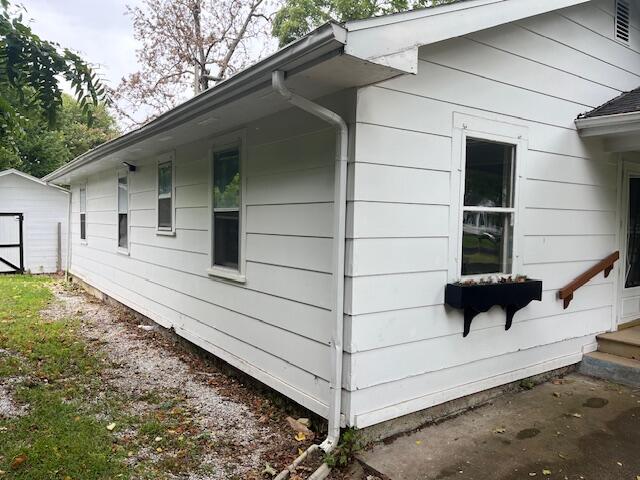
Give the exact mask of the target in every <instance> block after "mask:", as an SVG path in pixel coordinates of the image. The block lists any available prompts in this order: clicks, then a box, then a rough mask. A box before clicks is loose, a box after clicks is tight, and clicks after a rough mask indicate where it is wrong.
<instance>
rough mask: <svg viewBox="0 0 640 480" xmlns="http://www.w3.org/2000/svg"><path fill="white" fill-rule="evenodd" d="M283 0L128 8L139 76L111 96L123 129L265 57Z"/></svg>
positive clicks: (206, 0)
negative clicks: (274, 18)
mask: <svg viewBox="0 0 640 480" xmlns="http://www.w3.org/2000/svg"><path fill="white" fill-rule="evenodd" d="M281 1H282V0H142V4H141V5H140V6H138V7H128V8H127V10H128V15H130V17H131V19H132V21H133V28H134V36H135V38H136V40H137V41H138V42H139V45H140V47H139V48H138V49H137V50H136V56H137V59H138V63H139V65H140V71H139V72H136V73H133V74H131V75H129V76H127V77H126V78H123V79H122V80H121V82H120V84H119V86H118V87H117V89H116V90H115V91H114V92H113V98H114V102H115V104H116V111H117V113H118V114H119V115H120V118H121V120H122V121H123V122H124V123H125V126H136V125H139V124H142V123H145V122H146V121H148V120H150V119H152V118H155V117H156V116H158V115H159V114H161V113H163V112H164V111H166V110H168V109H170V108H173V107H175V106H177V105H178V104H180V103H182V102H184V101H185V100H186V99H187V98H189V96H190V95H192V94H194V93H199V92H201V91H203V90H205V89H207V88H209V87H210V86H211V85H214V84H215V83H217V82H220V81H222V80H224V79H225V78H227V77H228V76H230V75H232V74H234V73H236V72H238V71H240V70H242V69H243V68H245V67H246V66H247V65H249V64H251V63H253V62H254V61H256V60H258V59H259V58H261V57H262V56H263V55H265V54H268V53H270V52H271V51H273V50H274V49H275V48H276V42H275V41H274V40H273V39H272V38H271V36H270V30H271V26H270V22H271V19H272V17H273V14H274V12H275V11H276V9H277V8H278V6H279V3H278V2H281Z"/></svg>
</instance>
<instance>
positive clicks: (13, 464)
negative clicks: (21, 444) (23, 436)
mask: <svg viewBox="0 0 640 480" xmlns="http://www.w3.org/2000/svg"><path fill="white" fill-rule="evenodd" d="M26 461H27V455H26V454H25V453H21V454H20V455H18V456H17V457H15V458H14V459H13V461H12V462H11V468H12V469H13V470H15V469H16V468H20V466H21V465H22V464H24V462H26Z"/></svg>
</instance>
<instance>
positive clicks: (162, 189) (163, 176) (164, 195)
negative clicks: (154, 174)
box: [158, 160, 174, 232]
mask: <svg viewBox="0 0 640 480" xmlns="http://www.w3.org/2000/svg"><path fill="white" fill-rule="evenodd" d="M173 222H174V220H173V161H172V160H169V161H165V162H161V163H158V230H159V231H160V232H172V231H173Z"/></svg>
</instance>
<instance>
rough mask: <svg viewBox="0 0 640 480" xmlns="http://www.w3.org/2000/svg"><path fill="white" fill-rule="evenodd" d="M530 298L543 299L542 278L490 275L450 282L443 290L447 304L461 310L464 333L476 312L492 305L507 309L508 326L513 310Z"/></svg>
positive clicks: (465, 333)
mask: <svg viewBox="0 0 640 480" xmlns="http://www.w3.org/2000/svg"><path fill="white" fill-rule="evenodd" d="M533 300H542V281H540V280H532V279H530V278H527V277H526V276H524V275H516V276H506V277H505V276H502V277H499V276H491V277H484V278H481V279H479V280H475V279H469V280H464V281H461V282H456V283H449V284H447V286H446V288H445V294H444V301H445V303H446V304H447V305H449V306H451V307H454V308H459V309H462V310H463V311H464V332H463V337H466V336H467V335H469V331H470V330H471V322H472V320H473V319H474V318H475V316H476V315H478V314H479V313H482V312H486V311H488V310H489V309H490V308H491V307H493V306H495V305H500V306H501V307H502V308H503V309H504V310H505V311H506V316H507V319H506V324H505V330H509V329H510V328H511V324H512V323H513V316H514V315H515V313H516V312H517V311H518V310H520V309H521V308H524V307H526V306H527V305H529V303H531V302H532V301H533Z"/></svg>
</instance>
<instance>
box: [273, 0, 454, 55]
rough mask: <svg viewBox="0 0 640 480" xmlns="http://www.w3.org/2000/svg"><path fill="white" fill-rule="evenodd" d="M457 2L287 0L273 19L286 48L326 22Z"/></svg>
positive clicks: (451, 0) (448, 0) (415, 0)
mask: <svg viewBox="0 0 640 480" xmlns="http://www.w3.org/2000/svg"><path fill="white" fill-rule="evenodd" d="M454 1H456V0H285V3H284V5H283V7H282V8H281V9H280V10H279V11H278V12H277V14H276V15H275V17H274V19H273V29H272V32H273V35H274V36H275V37H276V38H278V40H279V42H280V45H281V46H282V45H286V44H287V43H289V42H292V41H293V40H296V39H297V38H300V37H302V36H304V35H306V34H307V33H309V32H310V31H311V30H313V29H314V28H317V27H319V26H320V25H322V24H323V23H325V22H328V21H335V22H346V21H349V20H359V19H363V18H369V17H373V16H376V15H386V14H389V13H397V12H404V11H406V10H410V9H414V8H424V7H431V6H434V5H439V4H443V3H452V2H454Z"/></svg>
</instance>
